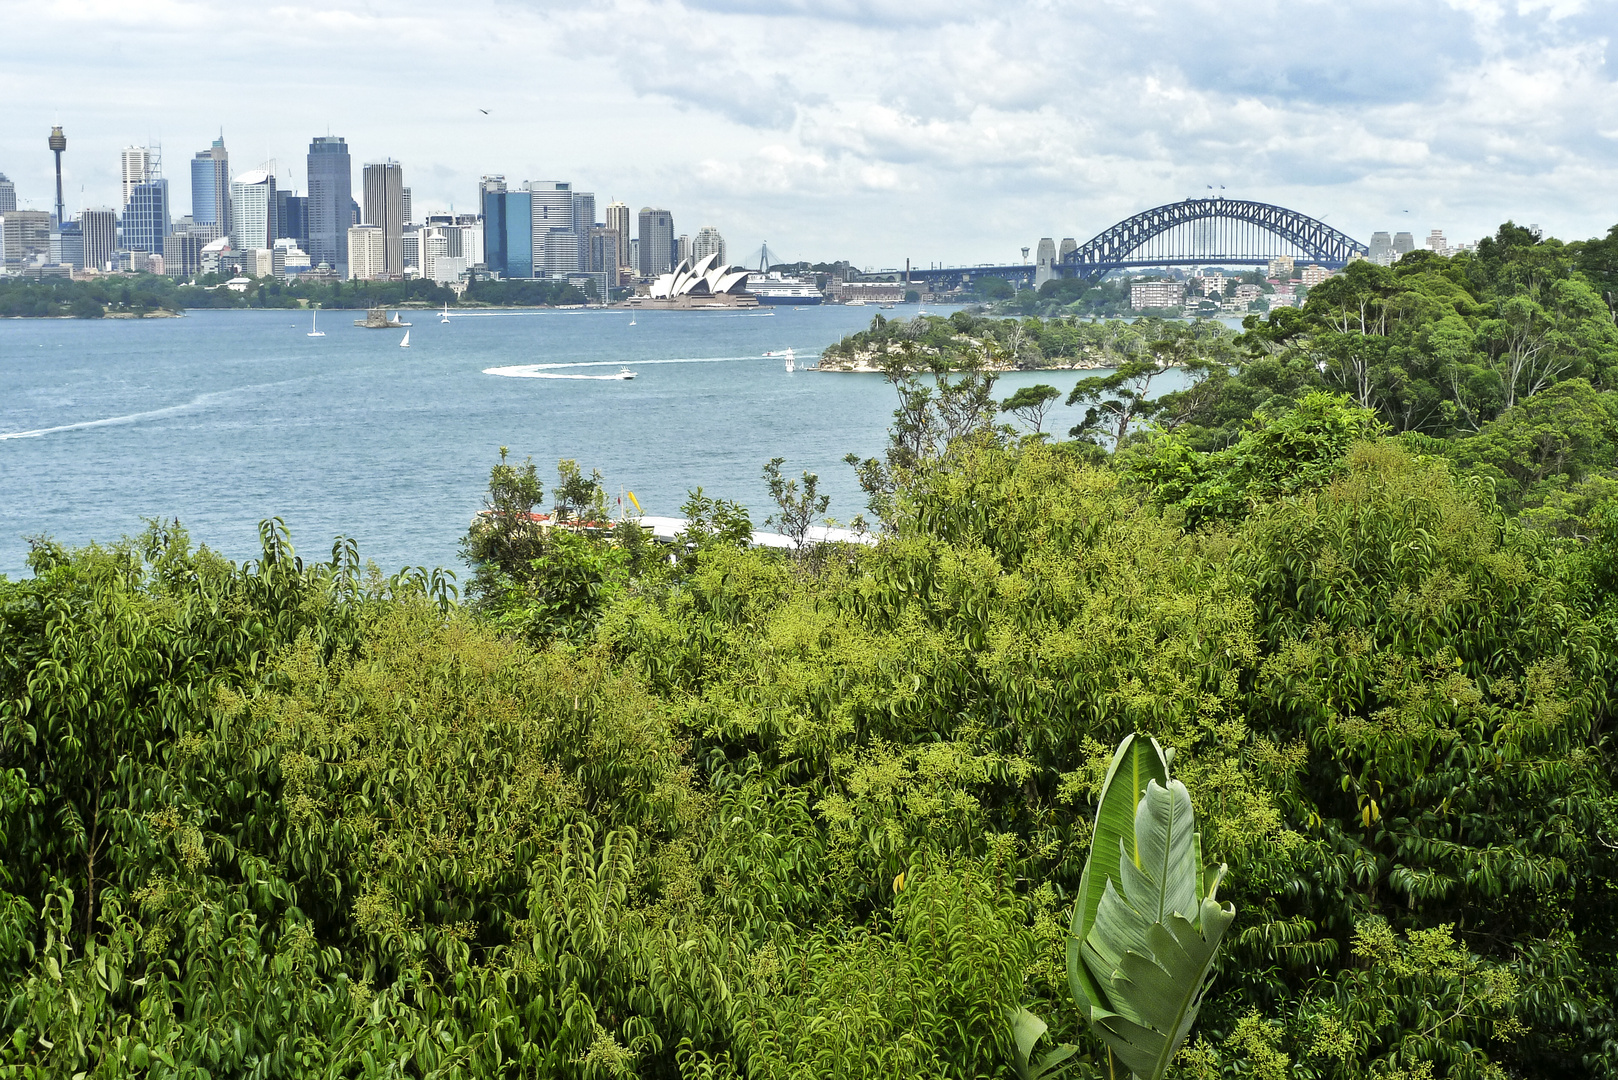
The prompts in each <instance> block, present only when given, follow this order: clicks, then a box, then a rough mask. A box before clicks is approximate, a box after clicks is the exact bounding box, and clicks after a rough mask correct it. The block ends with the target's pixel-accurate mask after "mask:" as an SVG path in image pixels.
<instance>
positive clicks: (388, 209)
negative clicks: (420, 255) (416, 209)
mask: <svg viewBox="0 0 1618 1080" xmlns="http://www.w3.org/2000/svg"><path fill="white" fill-rule="evenodd" d="M364 175H365V181H364V188H363V190H364V197H365V207H364V211H363V213H364V221H365V224H367V225H375V226H376V227H377V228H379V229H381V230H382V242H383V256H382V268H383V272H384V273H385V274H387V275H389V276H399V275H402V274H403V273H404V226H405V216H404V210H405V208H404V166H402V165H400V164H399V163H398V162H397V161H375V162H371V163H370V164H368V165H366V166H365V174H364Z"/></svg>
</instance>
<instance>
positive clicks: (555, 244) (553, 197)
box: [506, 180, 593, 277]
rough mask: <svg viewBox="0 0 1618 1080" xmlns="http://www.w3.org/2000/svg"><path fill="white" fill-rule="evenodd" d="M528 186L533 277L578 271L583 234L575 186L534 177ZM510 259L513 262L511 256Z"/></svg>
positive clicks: (508, 260) (508, 257) (508, 261)
mask: <svg viewBox="0 0 1618 1080" xmlns="http://www.w3.org/2000/svg"><path fill="white" fill-rule="evenodd" d="M527 187H528V193H529V199H530V202H531V203H532V205H533V221H532V226H533V230H534V241H533V242H534V269H533V273H532V275H531V276H533V277H543V276H545V275H546V274H569V273H577V272H578V270H579V235H578V232H577V231H576V222H577V218H576V217H575V216H574V211H573V185H572V184H568V183H563V182H561V181H557V180H530V181H529V182H528V184H527ZM592 209H593V207H592ZM506 261H507V263H508V264H509V263H510V261H511V258H510V256H509V255H508V256H507V259H506ZM513 276H515V275H513ZM524 276H529V275H524Z"/></svg>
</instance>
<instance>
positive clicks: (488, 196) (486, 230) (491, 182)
mask: <svg viewBox="0 0 1618 1080" xmlns="http://www.w3.org/2000/svg"><path fill="white" fill-rule="evenodd" d="M478 210H479V211H480V212H481V213H482V214H483V265H484V266H485V267H487V268H488V269H489V270H492V271H493V272H495V273H497V274H499V275H500V276H501V277H510V276H511V275H510V274H507V273H506V178H505V177H503V176H485V177H483V179H481V180H479V181H478Z"/></svg>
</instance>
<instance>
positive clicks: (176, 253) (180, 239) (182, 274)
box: [163, 232, 208, 278]
mask: <svg viewBox="0 0 1618 1080" xmlns="http://www.w3.org/2000/svg"><path fill="white" fill-rule="evenodd" d="M207 243H208V238H207V237H206V236H203V235H202V234H200V233H195V232H188V233H174V234H173V235H171V236H169V237H168V238H167V239H165V240H164V241H163V273H165V274H167V275H168V276H169V277H171V278H192V277H195V276H196V275H197V273H198V272H199V271H200V270H201V269H202V249H203V247H204V246H206V245H207Z"/></svg>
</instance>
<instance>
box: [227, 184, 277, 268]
mask: <svg viewBox="0 0 1618 1080" xmlns="http://www.w3.org/2000/svg"><path fill="white" fill-rule="evenodd" d="M275 211H276V205H275V177H273V176H271V175H270V174H269V173H267V172H265V171H264V170H263V169H254V170H253V171H251V172H244V173H242V174H241V175H240V176H238V177H236V179H234V180H232V181H231V182H230V246H231V248H232V249H234V250H235V251H236V252H238V253H243V254H244V253H246V252H248V251H252V250H254V249H255V248H267V247H270V246H271V245H272V244H274V243H275V231H276V230H275Z"/></svg>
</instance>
